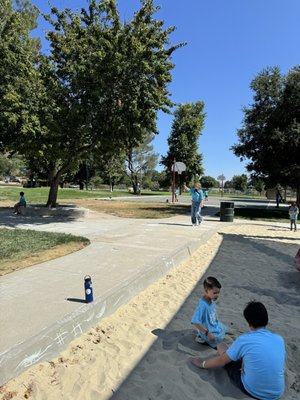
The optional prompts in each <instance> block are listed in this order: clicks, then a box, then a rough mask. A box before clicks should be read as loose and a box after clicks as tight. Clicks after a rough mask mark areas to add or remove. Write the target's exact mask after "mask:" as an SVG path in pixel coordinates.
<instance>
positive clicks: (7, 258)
mask: <svg viewBox="0 0 300 400" xmlns="http://www.w3.org/2000/svg"><path fill="white" fill-rule="evenodd" d="M0 241H1V246H0V259H1V265H0V275H3V274H4V273H6V272H7V271H8V272H11V271H10V270H11V269H12V270H16V269H19V268H22V267H23V263H24V261H25V260H26V259H28V258H33V256H34V257H35V262H31V264H33V263H36V262H39V261H40V257H39V254H41V253H45V252H46V251H48V250H51V249H52V250H53V249H54V248H59V247H63V246H64V248H65V249H64V253H68V252H71V251H75V250H76V249H79V248H82V247H84V246H86V245H88V244H89V243H90V241H89V240H88V239H87V238H85V237H82V236H73V235H67V234H64V233H51V232H39V231H34V230H25V229H6V228H3V229H0ZM74 245H75V246H74ZM68 249H69V251H68ZM54 254H55V252H53V255H54ZM51 258H55V256H54V257H51V256H47V259H51ZM42 261H43V260H42Z"/></svg>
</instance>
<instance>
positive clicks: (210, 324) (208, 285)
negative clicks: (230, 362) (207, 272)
mask: <svg viewBox="0 0 300 400" xmlns="http://www.w3.org/2000/svg"><path fill="white" fill-rule="evenodd" d="M221 287H222V286H221V284H220V282H219V281H218V280H217V279H216V278H214V277H213V276H209V277H207V278H206V279H205V280H204V282H203V288H204V295H203V297H202V298H201V299H200V300H199V303H198V306H197V308H196V310H195V312H194V315H193V317H192V324H193V325H194V326H195V328H196V329H197V331H198V336H197V337H196V341H197V342H198V343H203V342H204V343H207V344H209V345H210V346H211V347H213V348H216V347H217V344H218V343H219V342H221V341H222V340H223V338H224V336H225V333H226V332H227V326H226V325H224V324H222V323H221V322H219V321H218V316H217V310H216V306H215V304H214V302H215V301H216V300H217V299H218V297H219V295H220V291H221Z"/></svg>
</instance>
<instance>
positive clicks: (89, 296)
mask: <svg viewBox="0 0 300 400" xmlns="http://www.w3.org/2000/svg"><path fill="white" fill-rule="evenodd" d="M84 292H85V302H86V303H91V302H92V301H93V300H94V299H93V287H92V278H91V277H90V276H89V275H86V276H85V277H84Z"/></svg>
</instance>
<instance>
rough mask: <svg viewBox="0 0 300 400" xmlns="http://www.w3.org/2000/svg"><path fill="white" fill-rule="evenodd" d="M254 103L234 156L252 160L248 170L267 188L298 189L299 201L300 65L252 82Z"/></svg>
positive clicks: (270, 71) (264, 73)
mask: <svg viewBox="0 0 300 400" xmlns="http://www.w3.org/2000/svg"><path fill="white" fill-rule="evenodd" d="M250 87H251V89H252V90H253V91H254V97H253V104H252V105H250V106H249V107H245V108H244V110H243V111H244V120H243V126H242V128H241V129H239V130H238V132H237V135H238V139H239V143H237V144H235V145H234V146H233V151H234V153H235V154H236V155H237V156H239V157H241V158H242V159H243V158H246V159H248V160H249V162H248V164H247V170H248V171H250V172H252V173H253V174H254V176H255V177H257V178H262V179H263V180H264V181H265V182H266V183H267V184H268V186H272V185H273V186H275V185H276V184H281V185H282V186H291V187H293V188H296V190H297V201H298V203H299V202H300V162H299V160H300V158H299V154H300V66H296V67H294V68H292V69H291V70H290V71H289V72H288V73H287V74H286V75H282V74H281V72H280V70H279V68H277V67H273V68H267V69H264V70H263V71H262V72H261V73H259V74H258V75H257V76H256V77H255V78H254V80H253V81H252V82H251V86H250Z"/></svg>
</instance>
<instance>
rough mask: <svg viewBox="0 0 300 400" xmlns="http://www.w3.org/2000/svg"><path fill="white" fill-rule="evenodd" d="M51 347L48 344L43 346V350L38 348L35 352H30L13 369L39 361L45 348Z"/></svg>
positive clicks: (44, 352)
mask: <svg viewBox="0 0 300 400" xmlns="http://www.w3.org/2000/svg"><path fill="white" fill-rule="evenodd" d="M50 347H52V344H50V345H49V346H47V347H46V348H45V350H42V349H40V350H38V351H36V352H35V353H33V354H31V355H30V356H27V357H26V358H24V360H23V361H21V362H20V363H19V364H18V365H17V367H16V368H15V371H17V370H18V369H21V368H26V367H30V366H31V365H33V364H34V363H36V362H38V361H40V359H41V358H43V357H44V355H45V354H46V352H47V350H48V349H49V348H50Z"/></svg>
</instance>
